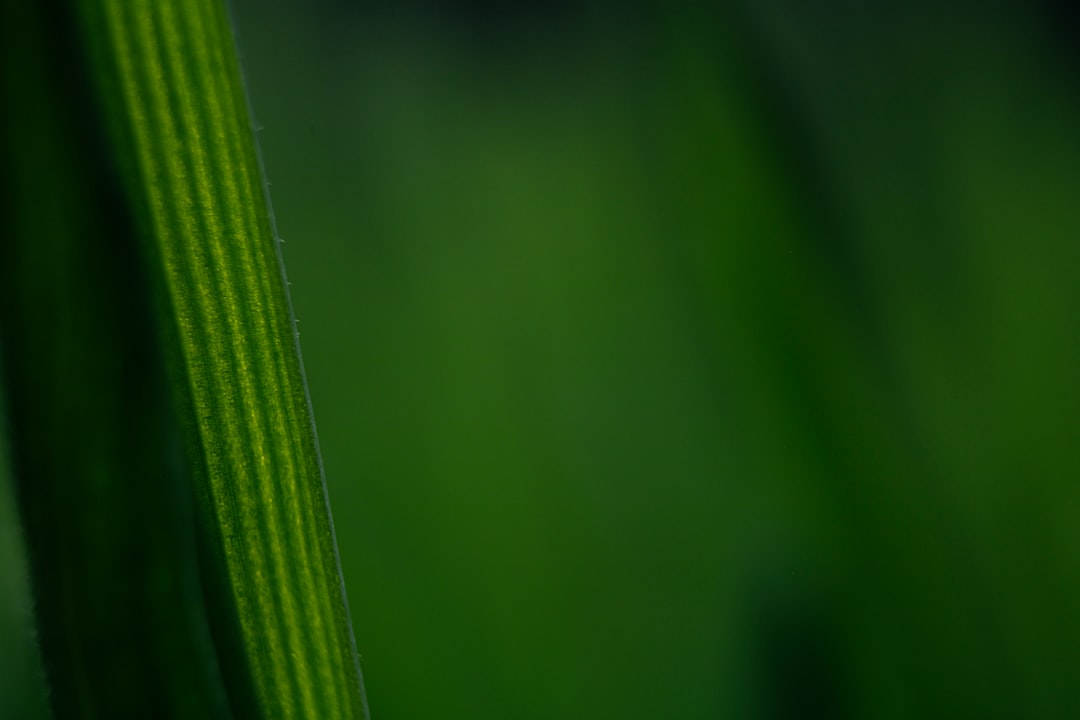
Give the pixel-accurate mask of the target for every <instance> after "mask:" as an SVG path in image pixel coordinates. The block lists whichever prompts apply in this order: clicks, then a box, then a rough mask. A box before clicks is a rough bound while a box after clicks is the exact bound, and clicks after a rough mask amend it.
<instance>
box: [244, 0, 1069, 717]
mask: <svg viewBox="0 0 1080 720" xmlns="http://www.w3.org/2000/svg"><path fill="white" fill-rule="evenodd" d="M703 5H704V4H703ZM723 7H724V9H722V10H716V11H709V12H706V11H704V10H700V9H695V8H696V5H693V4H690V3H685V4H682V3H660V2H657V3H643V2H637V3H629V4H621V3H592V4H587V3H573V2H560V3H555V4H543V3H525V4H514V3H503V4H496V3H482V2H456V3H455V2H449V1H447V2H434V0H432V1H431V2H419V1H417V0H413V1H412V2H405V3H390V2H375V3H359V2H357V3H350V2H336V3H328V2H323V3H307V4H301V3H295V2H286V0H278V1H277V2H269V3H267V2H259V3H254V2H240V1H238V2H237V3H236V6H235V11H234V12H235V18H236V21H237V24H238V27H239V33H240V42H241V47H242V50H243V51H244V60H245V65H246V68H247V73H248V82H249V88H250V89H251V91H252V94H253V97H254V105H255V111H256V115H257V116H258V119H259V120H260V121H261V123H262V124H263V125H264V130H263V132H262V134H261V136H260V139H261V142H262V147H263V152H264V156H265V158H266V164H267V167H268V171H269V175H270V179H271V180H272V181H273V187H272V193H273V197H274V200H275V207H276V211H277V216H278V221H279V229H280V231H281V234H282V235H283V236H284V237H285V238H286V240H287V244H286V246H285V252H286V259H287V262H288V265H289V269H290V277H291V279H292V280H293V293H294V298H295V302H296V305H297V309H298V314H299V317H300V319H301V321H302V323H301V328H302V331H303V336H302V340H303V345H304V349H305V358H306V361H307V366H308V375H309V381H310V384H311V390H312V396H313V400H314V404H315V408H316V411H317V416H318V418H319V424H320V435H321V438H322V444H323V449H324V455H325V458H326V463H327V473H328V482H329V490H330V495H331V498H332V499H333V502H334V509H335V516H336V519H337V529H338V534H339V540H340V543H341V548H342V552H341V554H342V562H343V569H344V574H345V579H346V583H347V585H348V588H349V592H350V600H351V603H350V605H351V609H352V612H353V617H354V626H355V628H356V633H357V640H358V644H359V646H360V651H361V654H362V655H363V664H364V670H365V679H366V683H367V685H368V689H369V696H370V698H371V704H372V714H373V717H375V718H376V719H377V720H405V719H407V718H426V717H439V718H445V719H452V718H462V719H463V720H464V719H466V718H467V719H469V720H473V719H474V718H515V719H521V720H532V719H537V720H539V719H540V718H551V717H564V718H571V719H578V718H580V719H582V720H584V719H586V718H589V719H591V718H654V717H671V718H693V719H697V718H700V719H702V720H704V719H705V718H718V717H721V718H779V717H791V718H796V717H797V718H813V717H822V718H824V717H829V718H837V717H840V718H842V717H853V718H854V717H859V718H862V717H881V718H893V717H895V718H909V717H941V718H945V717H948V718H953V717H1001V718H1016V717H1030V718H1059V717H1060V718H1069V717H1076V716H1078V715H1080V690H1077V689H1076V687H1075V684H1076V683H1075V675H1076V672H1075V664H1076V658H1077V657H1080V614H1078V613H1077V612H1076V611H1075V608H1076V607H1077V606H1078V604H1080V563H1078V558H1080V537H1077V531H1076V530H1075V528H1076V527H1080V525H1078V524H1077V523H1076V522H1075V516H1076V515H1077V511H1078V510H1080V507H1078V506H1080V498H1078V496H1077V490H1076V489H1075V487H1076V483H1075V478H1076V477H1077V476H1078V475H1080V472H1078V471H1080V442H1078V441H1077V438H1076V437H1075V435H1076V430H1075V427H1076V420H1077V415H1078V411H1080V382H1078V380H1077V377H1076V375H1077V368H1080V342H1078V340H1077V332H1078V330H1077V327H1076V318H1077V317H1078V316H1080V313H1078V311H1080V283H1078V282H1077V281H1076V278H1075V276H1076V274H1077V269H1078V268H1080V264H1078V259H1080V258H1077V255H1078V254H1080V243H1078V242H1077V239H1078V238H1080V202H1078V201H1077V198H1080V132H1078V131H1080V103H1078V98H1080V94H1078V89H1077V88H1078V87H1080V80H1078V77H1080V76H1078V74H1077V68H1076V65H1075V63H1076V60H1077V58H1076V56H1074V55H1072V54H1071V53H1070V51H1068V49H1067V48H1068V41H1067V38H1065V37H1063V32H1062V31H1061V28H1062V27H1063V26H1064V25H1063V23H1062V21H1061V16H1060V15H1056V14H1055V13H1056V12H1059V11H1058V10H1057V9H1056V7H1054V8H1052V7H1051V6H1050V5H1049V4H1040V3H1028V4H1019V3H1015V4H1011V3H996V2H995V3H981V4H978V5H975V4H972V5H971V6H970V7H963V8H961V7H959V6H958V5H954V6H951V7H950V9H942V8H939V7H936V6H935V5H932V4H930V3H919V2H916V3H901V2H885V3H856V2H841V1H839V0H827V1H823V2H813V3H798V2H794V1H792V0H762V1H761V2H752V1H750V0H747V2H745V3H741V4H728V5H724V6H723ZM1052 11H1053V12H1052Z"/></svg>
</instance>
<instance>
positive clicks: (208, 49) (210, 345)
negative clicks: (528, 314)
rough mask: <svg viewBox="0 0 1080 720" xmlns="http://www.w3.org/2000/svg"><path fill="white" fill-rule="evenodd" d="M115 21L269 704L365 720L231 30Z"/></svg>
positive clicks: (188, 14)
mask: <svg viewBox="0 0 1080 720" xmlns="http://www.w3.org/2000/svg"><path fill="white" fill-rule="evenodd" d="M105 10H106V13H105V22H106V24H107V27H108V31H109V36H110V38H111V42H110V45H111V47H114V48H117V49H118V53H117V56H116V58H115V67H116V68H117V71H118V75H119V78H118V80H119V83H118V85H119V87H120V88H122V93H123V102H124V107H125V108H126V110H127V115H128V117H129V118H130V122H131V130H132V138H133V140H134V143H133V144H134V149H135V154H136V156H137V165H138V169H139V172H140V174H141V177H142V182H141V183H140V186H141V187H144V188H146V190H147V196H148V197H147V201H148V203H147V204H148V207H149V208H150V210H151V211H150V216H151V221H152V224H153V227H154V231H155V235H156V238H157V241H158V243H159V248H160V253H161V257H162V259H163V261H164V265H165V267H166V268H167V270H168V273H167V282H168V288H169V295H170V299H171V301H172V303H173V310H174V312H175V315H176V320H177V324H178V328H179V332H178V335H179V341H180V352H181V353H182V355H183V363H184V365H185V367H186V371H187V377H188V383H189V384H188V391H189V392H190V393H191V397H192V406H193V409H194V411H195V413H196V416H197V418H198V423H197V426H198V430H199V436H198V439H199V442H200V444H201V451H202V455H203V456H204V457H205V467H206V478H207V482H208V496H209V497H210V498H212V505H213V511H214V514H215V518H216V522H217V524H218V527H219V528H220V538H221V542H222V549H223V553H224V558H225V564H226V566H227V569H228V572H229V575H230V577H231V579H232V587H233V588H234V590H235V593H236V603H237V608H238V614H239V620H240V623H241V625H242V632H243V637H244V641H245V643H246V644H247V646H248V648H249V649H250V655H251V656H252V660H253V663H252V674H253V676H254V680H255V684H256V687H257V689H258V694H259V697H260V701H261V704H262V706H263V707H264V708H266V709H267V710H270V709H271V708H272V714H274V715H278V714H279V713H280V714H281V715H282V716H285V717H294V716H295V717H326V718H332V717H360V716H362V715H363V714H364V710H363V697H362V694H361V690H360V686H359V682H358V681H356V680H355V678H356V677H357V675H358V672H357V663H356V659H355V650H354V648H353V641H352V637H351V628H350V625H349V617H348V613H347V610H346V608H345V602H344V594H343V590H342V586H341V581H340V576H339V571H338V567H337V560H336V547H335V543H334V538H333V533H332V528H331V525H330V518H329V514H328V507H327V504H326V500H325V486H324V482H323V476H322V469H321V463H320V461H319V456H318V448H317V444H316V440H315V436H314V427H313V425H312V422H311V417H310V410H309V405H308V400H307V396H306V392H305V390H304V381H303V373H302V369H301V367H300V359H299V355H298V352H297V345H296V340H295V329H294V324H293V320H292V316H291V311H290V308H289V304H288V300H287V290H286V286H285V283H284V279H283V274H282V271H281V269H280V261H279V255H278V248H277V247H276V242H277V241H276V238H275V233H274V229H273V226H272V223H271V220H270V215H269V212H268V210H267V205H266V202H265V199H264V192H263V188H262V175H261V169H260V166H259V160H258V155H257V150H256V148H255V146H254V141H253V136H252V131H251V123H250V120H249V117H248V111H247V106H246V104H245V102H244V101H243V98H244V96H243V88H242V82H241V79H240V77H241V76H240V72H239V67H238V63H237V61H236V57H235V52H234V51H233V50H232V35H231V28H230V26H229V24H228V19H227V17H226V16H225V14H224V11H223V9H222V8H221V6H220V5H219V4H217V3H210V2H188V3H178V2H162V3H152V2H145V3H121V2H114V3H106V4H105ZM226 48H227V49H228V50H227V51H226V50H225V49H226Z"/></svg>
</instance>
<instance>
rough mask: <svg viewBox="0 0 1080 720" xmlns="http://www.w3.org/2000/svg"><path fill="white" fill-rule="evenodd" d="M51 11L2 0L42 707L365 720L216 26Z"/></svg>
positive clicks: (290, 327) (270, 254) (253, 164)
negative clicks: (19, 69)
mask: <svg viewBox="0 0 1080 720" xmlns="http://www.w3.org/2000/svg"><path fill="white" fill-rule="evenodd" d="M42 7H43V8H44V9H42V10H36V9H26V8H15V7H6V8H5V12H6V13H7V14H8V15H9V16H10V17H8V18H5V19H6V20H10V21H12V22H6V23H5V26H6V27H7V28H13V27H18V28H20V32H21V33H25V35H20V37H12V38H9V39H10V40H11V43H6V44H5V47H8V48H9V51H8V57H7V58H6V60H14V59H15V58H16V56H18V59H19V61H20V64H21V65H27V66H29V67H31V68H32V74H31V76H30V78H29V79H24V78H23V77H22V76H21V75H19V74H17V73H14V72H7V73H6V74H5V76H4V79H5V85H4V92H5V94H6V95H7V96H8V97H9V98H14V99H17V100H18V101H19V103H18V104H19V107H21V111H20V112H17V113H15V114H14V115H13V117H12V118H11V120H10V121H9V123H8V126H7V127H6V128H5V132H4V140H5V146H4V147H5V153H6V154H7V155H8V156H9V157H8V158H5V159H10V160H11V161H12V162H10V163H8V164H7V165H8V167H9V170H8V173H9V174H10V177H11V179H12V185H13V187H14V188H15V189H16V192H15V193H14V194H13V195H12V197H14V198H15V204H14V208H13V212H12V213H10V217H9V218H8V220H6V221H5V222H6V223H8V226H7V227H5V231H6V232H5V238H8V240H6V241H5V242H4V243H3V246H2V252H3V268H2V270H0V272H2V273H3V274H4V278H3V279H4V283H3V285H4V291H3V292H4V295H3V297H2V306H3V308H2V310H0V312H2V313H3V315H2V316H0V317H2V326H0V343H2V346H0V347H2V349H3V354H4V358H5V375H6V377H5V380H6V385H7V387H8V389H9V390H8V392H9V397H8V409H9V418H10V420H9V429H10V431H11V434H12V438H13V439H12V455H13V463H14V465H15V470H16V476H17V483H18V489H19V495H20V505H21V508H22V512H23V518H24V524H25V526H26V533H27V538H28V545H29V548H30V550H29V552H30V554H31V572H32V575H33V580H34V585H35V597H36V601H37V605H38V615H39V618H40V623H41V627H42V642H43V652H44V655H45V660H46V664H47V666H48V668H49V676H50V681H51V685H52V688H53V700H54V708H55V709H56V710H57V713H58V714H59V715H60V716H64V717H68V716H71V717H95V716H99V715H104V716H110V717H118V716H131V715H136V714H142V715H144V716H146V714H147V713H149V714H150V715H152V716H154V717H166V716H172V717H224V716H228V715H229V714H234V715H239V716H252V715H262V716H270V717H318V718H337V717H342V718H348V717H362V716H364V715H365V714H366V709H365V706H364V698H363V691H362V687H361V684H360V681H359V668H358V665H357V661H356V651H355V647H354V644H353V640H352V632H351V627H350V624H349V616H348V611H347V607H346V601H345V596H344V588H343V586H342V584H341V579H340V571H339V568H338V562H337V551H336V547H335V541H334V535H333V528H332V523H331V519H330V514H329V507H328V505H327V501H326V492H325V484H324V482H323V474H322V467H321V460H320V457H319V452H318V445H317V440H316V436H315V431H314V426H313V424H312V420H311V414H310V410H309V402H308V398H307V395H306V389H305V384H304V379H303V370H302V366H301V361H300V356H299V352H298V345H297V340H296V337H297V336H296V332H295V327H294V321H293V318H292V313H291V309H290V306H289V301H288V296H287V292H286V284H285V281H284V275H283V272H282V269H281V264H280V256H279V252H278V247H277V241H276V239H275V234H274V230H273V226H272V221H271V218H270V214H269V210H268V204H267V202H266V199H265V196H264V190H263V182H262V173H261V168H260V165H259V160H258V156H257V151H256V147H255V144H254V140H253V137H252V132H251V126H250V121H249V116H248V110H247V106H246V100H245V96H244V92H243V86H242V81H241V76H240V72H239V67H238V64H237V59H236V53H235V49H234V45H233V39H232V32H231V27H230V25H229V22H228V18H227V16H226V14H225V11H224V9H223V7H222V6H221V5H220V4H219V3H217V2H202V1H199V0H190V1H188V0H169V1H167V2H132V3H128V2H118V1H117V2H111V1H107V0H102V1H101V2H94V3H85V4H82V5H79V6H78V7H77V8H74V7H73V6H70V5H67V4H57V5H56V6H55V7H51V8H50V7H48V6H42ZM46 17H48V18H50V19H49V22H48V24H46V20H45V18H46ZM56 18H59V20H56ZM57 23H59V24H60V25H62V28H61V29H62V30H63V31H64V32H63V33H60V34H55V31H56V29H57V28H56V24H57ZM27 28H30V29H31V30H33V31H32V32H28V33H27V32H26V30H27ZM50 33H53V34H50ZM28 54H29V55H28ZM28 60H29V62H28ZM5 67H7V68H11V67H13V64H12V63H11V62H5ZM33 73H37V75H34V74H33ZM26 99H29V100H32V102H30V101H27V100H26ZM9 104H10V103H9ZM87 111H88V112H87ZM27 136H30V137H33V138H36V139H37V142H30V143H27V142H25V141H23V140H20V138H25V137H27ZM43 197H50V198H52V200H51V203H52V206H53V208H54V209H58V210H59V212H53V213H51V214H49V215H48V216H47V217H43V213H42V212H41V210H42V207H41V202H40V199H41V198H43ZM42 328H48V329H49V332H42V331H41V329H42ZM65 445H66V446H65ZM181 448H182V449H181ZM118 588H119V590H118ZM116 593H119V596H120V600H122V602H116V598H115V597H114V595H115V594H116ZM99 635H100V636H101V637H99ZM105 646H111V649H110V650H109V651H108V652H107V653H105V654H106V655H107V656H108V657H109V658H112V659H114V660H115V667H113V666H112V665H111V664H110V663H107V662H106V663H101V662H98V660H99V659H100V657H99V656H100V655H101V654H102V651H101V648H102V647H105ZM135 678H140V679H142V682H137V681H136V680H135ZM133 684H134V685H136V686H137V688H136V689H132V687H131V686H132V685H133Z"/></svg>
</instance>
